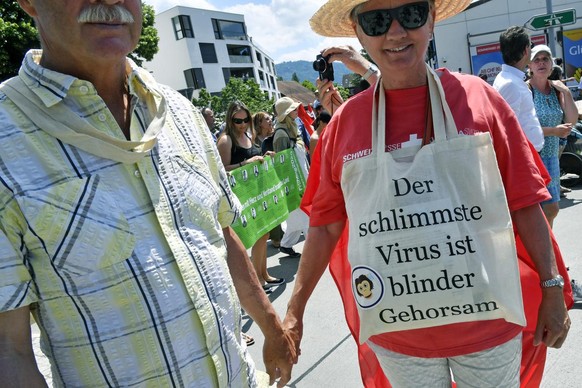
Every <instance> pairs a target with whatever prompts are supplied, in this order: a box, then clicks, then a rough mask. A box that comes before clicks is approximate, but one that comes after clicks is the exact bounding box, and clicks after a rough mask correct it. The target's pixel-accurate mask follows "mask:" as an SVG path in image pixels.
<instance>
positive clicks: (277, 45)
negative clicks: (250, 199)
mask: <svg viewBox="0 0 582 388" xmlns="http://www.w3.org/2000/svg"><path fill="white" fill-rule="evenodd" d="M238 1H240V2H241V3H240V4H234V3H235V2H238ZM244 1H245V0H230V1H228V0H223V1H222V3H223V5H222V6H220V4H219V3H220V1H219V2H216V1H215V2H214V5H212V4H210V3H209V2H208V1H206V0H146V3H148V4H151V5H153V7H154V9H155V10H156V12H157V13H159V12H162V11H165V10H167V9H169V8H171V7H173V6H176V5H183V6H186V7H194V8H204V9H214V10H220V11H225V12H232V13H237V14H242V15H244V17H245V22H246V25H247V32H248V34H249V35H250V36H251V37H252V38H253V41H254V42H255V43H256V44H258V45H259V46H260V47H261V48H262V49H263V50H265V51H266V52H267V53H268V54H269V55H270V56H271V57H272V58H273V60H274V61H275V63H281V62H284V61H294V60H300V59H303V60H308V61H311V60H313V59H315V55H316V54H317V53H318V52H320V51H321V50H322V49H323V48H325V47H329V46H331V45H339V44H351V45H353V46H355V47H357V48H358V49H359V48H360V47H361V46H360V45H359V43H358V41H357V40H356V39H346V38H324V37H322V36H319V35H317V34H315V33H314V32H313V31H311V28H310V27H309V19H310V18H311V16H312V15H313V14H314V13H315V11H316V10H317V9H318V8H319V7H320V6H321V5H322V4H323V3H324V2H325V0H293V1H289V0H255V1H254V2H246V3H243V2H244ZM227 2H229V3H231V4H234V5H226V4H225V3H227ZM217 3H218V6H216V4H217Z"/></svg>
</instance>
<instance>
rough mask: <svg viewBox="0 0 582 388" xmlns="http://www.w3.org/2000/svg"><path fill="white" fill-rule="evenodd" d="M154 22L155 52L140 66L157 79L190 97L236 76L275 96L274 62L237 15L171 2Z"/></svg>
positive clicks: (212, 90) (213, 89)
mask: <svg viewBox="0 0 582 388" xmlns="http://www.w3.org/2000/svg"><path fill="white" fill-rule="evenodd" d="M155 27H156V29H157V30H158V35H159V37H160V42H159V44H158V46H159V51H158V53H157V54H156V55H155V56H154V59H153V60H152V61H150V62H145V63H144V67H145V68H146V69H148V70H149V71H150V72H151V73H152V74H153V75H154V77H155V78H156V80H157V81H158V82H160V83H163V84H166V85H169V86H170V87H172V88H174V89H176V90H179V91H180V92H181V93H182V94H184V95H185V96H187V97H188V98H191V97H192V96H194V97H197V95H198V92H199V91H200V89H202V88H204V89H206V90H208V91H209V92H210V93H211V94H217V93H220V92H221V90H222V89H223V88H224V87H225V85H226V83H227V82H228V80H229V79H230V78H231V77H237V78H243V79H254V80H255V81H256V82H257V84H259V85H260V88H261V89H262V90H264V91H265V92H267V93H268V95H269V97H270V98H271V97H273V98H278V97H279V96H280V94H279V91H278V89H277V82H276V79H277V77H276V74H275V63H274V62H273V59H272V58H271V57H270V56H269V55H268V54H267V53H266V52H265V51H264V50H262V49H261V48H260V47H259V46H258V45H257V44H256V43H255V42H253V39H252V38H251V37H249V36H248V35H247V28H246V25H245V20H244V16H243V15H238V14H233V13H226V12H218V11H211V10H206V9H198V8H190V7H183V6H176V7H173V8H170V9H168V10H166V11H164V12H161V13H159V14H158V15H156V21H155Z"/></svg>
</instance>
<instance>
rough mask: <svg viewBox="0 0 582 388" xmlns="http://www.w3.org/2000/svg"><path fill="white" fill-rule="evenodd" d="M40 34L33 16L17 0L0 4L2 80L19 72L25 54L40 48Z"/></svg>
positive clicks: (0, 67) (0, 77)
mask: <svg viewBox="0 0 582 388" xmlns="http://www.w3.org/2000/svg"><path fill="white" fill-rule="evenodd" d="M39 47H40V43H39V41H38V34H37V31H36V28H35V27H34V22H33V21H32V18H30V16H28V14H26V12H24V11H23V10H22V8H20V6H19V5H18V2H17V1H16V0H4V1H2V3H1V4H0V80H1V81H4V80H5V79H7V78H10V77H12V76H14V75H16V74H18V69H19V68H20V64H21V63H22V58H23V57H24V54H25V53H26V52H27V51H28V50H29V49H31V48H39Z"/></svg>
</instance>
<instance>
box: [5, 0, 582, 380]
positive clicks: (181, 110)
mask: <svg viewBox="0 0 582 388" xmlns="http://www.w3.org/2000/svg"><path fill="white" fill-rule="evenodd" d="M469 3H470V1H469V0H462V1H456V2H450V1H444V0H426V1H413V0H397V1H390V2H387V1H384V0H367V1H362V0H327V1H326V3H325V4H324V5H323V6H322V7H321V8H320V9H319V10H318V11H317V12H316V13H315V15H314V16H313V18H312V19H311V20H310V23H311V27H312V29H313V30H314V31H315V32H316V33H318V34H320V35H323V36H336V37H337V36H339V37H356V38H357V39H358V40H359V42H360V43H361V45H362V46H363V47H364V49H365V50H366V52H367V53H368V54H369V55H370V57H371V59H372V60H373V62H374V64H372V63H371V62H369V61H368V60H366V59H365V58H364V57H363V56H362V55H361V54H360V53H358V52H357V51H356V50H354V49H353V48H352V47H349V46H338V47H330V48H327V49H325V50H323V51H322V52H321V54H322V56H323V57H324V58H327V60H328V61H329V62H333V61H341V62H343V63H344V64H346V66H347V67H348V68H349V69H350V70H352V71H353V72H355V73H357V74H359V75H360V76H361V77H362V79H363V80H364V81H366V82H368V83H369V85H371V87H369V88H367V89H366V90H364V91H362V92H360V93H359V94H357V95H355V96H352V97H351V98H349V99H348V100H347V101H344V100H343V99H342V97H341V96H340V94H339V92H338V90H337V89H336V88H335V86H334V85H333V82H332V81H330V80H326V79H323V80H321V79H320V80H317V88H318V96H317V98H318V100H317V101H314V103H313V104H312V105H308V106H302V105H301V104H300V103H299V102H297V101H294V100H293V99H291V98H289V97H282V98H279V99H277V100H276V101H275V104H274V106H273V110H272V112H264V111H260V112H251V111H250V110H249V109H248V108H247V107H246V106H245V104H244V102H241V101H232V102H231V104H230V105H229V107H228V109H227V111H226V112H224V123H222V125H220V126H218V125H217V123H216V117H215V113H216V112H213V110H212V109H211V108H209V107H204V108H202V109H198V108H196V107H194V106H193V105H192V104H191V102H190V101H188V100H187V99H185V98H184V97H183V96H181V95H180V94H179V93H178V92H176V91H174V90H171V89H170V88H168V87H166V86H164V85H160V84H158V83H157V82H156V81H155V80H154V79H153V78H152V76H151V74H150V73H149V72H147V71H146V70H144V69H142V68H140V67H139V66H137V65H136V64H135V63H134V62H133V61H131V60H130V59H128V58H127V54H128V53H130V52H131V51H132V50H133V49H134V48H135V47H136V45H137V43H138V39H139V36H140V33H139V32H140V28H141V24H142V23H141V20H142V11H141V7H142V5H141V2H140V1H138V0H125V1H123V2H120V1H116V0H103V1H99V2H94V1H91V2H76V3H75V4H74V5H73V4H72V3H71V4H68V6H67V7H62V6H61V3H60V2H58V1H53V0H51V1H42V0H19V4H20V6H21V7H22V9H23V10H24V11H25V12H27V13H28V14H29V15H30V16H31V17H32V18H33V19H34V21H35V24H36V26H37V28H38V30H39V34H40V41H41V46H42V50H31V51H29V52H28V53H27V54H26V57H25V58H24V60H23V63H22V68H21V71H20V73H19V75H18V76H17V77H14V78H12V79H10V80H8V81H6V82H5V83H3V84H2V86H0V97H1V98H0V113H1V115H0V122H1V123H2V125H1V126H0V128H1V129H0V131H1V133H0V136H1V137H2V139H3V140H2V142H0V155H2V158H0V182H2V185H0V204H1V205H2V206H0V274H1V276H0V279H2V280H0V306H2V310H0V381H10V382H11V384H12V385H14V386H22V387H29V386H31V387H32V386H45V383H44V381H43V377H42V375H41V374H40V372H39V371H38V368H37V366H36V363H35V361H34V360H35V358H34V353H33V350H32V345H31V337H30V317H31V315H32V317H34V320H35V321H36V322H37V324H38V325H39V327H40V329H41V333H42V338H41V347H42V349H43V352H44V353H45V354H47V356H48V357H49V358H50V362H51V365H52V371H53V381H54V382H55V385H57V386H69V385H70V386H145V385H155V386H213V387H214V386H218V387H231V386H233V387H247V386H249V387H254V386H257V376H256V368H255V365H254V362H253V361H252V360H251V359H250V357H249V353H248V350H247V346H248V345H252V343H253V339H252V338H251V337H249V336H247V335H245V334H244V333H243V332H242V325H241V320H242V314H243V310H244V312H246V313H247V314H248V315H249V316H250V317H251V318H252V319H253V320H254V321H255V322H256V323H257V325H258V326H259V328H260V329H261V331H262V333H263V334H264V336H265V341H264V349H263V362H264V364H265V368H266V371H267V373H268V374H269V376H270V384H273V383H275V382H277V386H278V387H282V386H284V385H285V384H286V383H288V382H289V381H290V379H291V372H292V368H293V364H295V363H297V362H298V359H299V355H300V353H301V351H300V346H301V339H302V331H303V316H304V312H305V308H306V305H307V302H308V299H309V297H310V295H311V294H312V292H313V290H314V289H315V287H316V285H317V283H318V281H319V279H320V277H321V276H322V274H323V272H324V271H325V269H326V268H328V267H329V268H330V271H331V272H332V273H333V275H334V278H335V279H336V283H337V286H338V289H339V292H340V294H341V296H342V301H343V303H344V308H345V315H346V319H347V322H348V326H349V327H350V329H351V333H352V335H353V336H354V339H355V340H356V342H357V344H358V353H359V360H360V363H361V371H362V380H363V382H364V384H365V385H366V386H370V387H373V386H374V387H389V386H392V387H426V386H443V387H446V386H451V384H452V383H453V381H454V382H455V383H456V385H457V386H459V387H469V386H498V387H500V386H503V387H518V386H521V387H535V386H539V384H540V382H541V378H542V375H543V370H544V364H545V357H546V351H547V348H560V347H561V346H562V344H563V343H564V341H566V338H567V335H568V331H569V328H570V324H571V322H570V318H569V315H568V309H569V308H571V306H572V304H573V303H574V301H581V300H582V292H581V290H580V287H579V284H577V283H576V282H574V281H570V278H569V276H568V272H567V267H566V265H565V263H564V259H563V258H562V255H561V253H560V250H559V247H558V244H557V242H556V240H555V238H554V235H553V233H552V225H553V223H554V220H555V218H556V216H557V214H558V210H559V206H558V201H559V199H560V183H559V168H558V160H559V153H560V140H559V139H560V138H563V137H566V136H567V135H568V134H569V133H570V131H571V129H572V126H573V124H574V123H575V122H576V121H577V120H578V116H577V114H578V112H577V110H576V106H575V104H574V101H573V98H572V95H571V93H570V90H569V89H568V88H567V87H565V86H564V84H563V82H561V81H560V80H549V79H548V78H549V77H550V76H551V73H552V70H553V68H554V60H553V56H552V52H551V50H550V49H549V47H547V46H545V45H540V46H536V47H533V49H532V48H531V47H530V40H529V36H528V35H527V33H525V31H524V30H523V28H521V27H510V28H508V29H507V30H506V31H505V32H503V33H502V34H501V37H500V45H501V50H502V53H503V58H504V61H505V64H504V65H503V70H502V72H501V73H500V74H499V76H498V77H497V79H496V80H495V82H494V84H493V87H491V86H490V85H488V84H487V83H486V82H484V81H483V80H482V79H479V77H475V76H472V75H467V74H460V73H457V72H450V71H448V70H447V69H436V70H435V69H432V68H430V67H429V66H427V64H426V63H425V58H426V52H427V49H428V46H429V42H430V40H431V39H432V35H433V31H434V27H435V24H436V23H437V22H439V21H441V20H443V19H446V18H449V17H451V16H454V15H456V14H458V13H459V12H462V11H463V10H464V9H466V7H467V6H468V5H469ZM112 25H114V26H115V28H111V26H112ZM526 68H529V80H528V82H527V83H526V82H525V81H524V77H523V76H524V74H525V73H524V72H525V70H526ZM217 127H220V128H221V130H219V131H215V130H214V129H215V128H217ZM289 149H293V152H295V153H296V154H297V156H298V160H299V163H300V165H301V168H302V170H303V174H304V175H305V176H307V175H308V176H309V178H308V181H307V188H306V190H305V194H304V197H303V200H302V204H301V208H299V209H296V210H294V211H292V212H291V213H290V214H289V216H288V218H287V220H286V221H285V222H284V223H283V224H282V225H280V226H278V227H276V228H274V229H273V230H271V231H270V232H268V233H265V234H262V235H261V236H258V238H257V240H256V242H255V243H254V244H253V246H252V247H251V248H250V256H249V255H248V252H247V249H245V247H244V245H243V244H242V242H241V240H240V239H239V237H238V236H237V235H236V233H235V232H234V230H233V228H232V227H231V225H232V224H233V223H234V222H235V220H237V218H238V217H239V216H240V214H241V209H242V206H241V203H240V201H239V200H238V198H237V196H236V195H235V194H234V193H233V192H232V189H231V185H230V182H229V175H230V174H231V172H232V171H234V170H236V169H238V168H241V167H244V166H245V165H247V164H249V163H264V162H265V160H266V158H271V157H273V156H274V155H276V153H278V152H285V151H286V150H289ZM302 235H303V236H304V237H305V244H304V248H303V251H302V252H301V253H300V252H297V251H296V250H295V249H294V246H295V245H296V244H297V242H298V241H299V240H300V238H301V236H302ZM269 240H270V241H271V244H272V245H273V246H275V247H276V248H278V249H279V250H280V252H281V253H283V254H284V255H286V256H289V257H294V258H297V257H301V258H300V260H299V268H298V272H297V277H296V281H295V285H294V288H293V291H292V294H291V298H290V301H289V304H288V310H287V313H286V316H285V317H284V319H283V320H281V319H280V318H279V316H278V315H277V313H276V312H275V310H274V308H273V306H272V305H271V302H270V300H269V299H268V296H267V294H268V293H269V292H270V289H271V288H272V287H273V286H277V285H279V284H282V283H284V282H285V279H282V278H276V277H274V276H272V275H271V274H269V271H268V265H267V244H268V241H269ZM428 318H430V319H428ZM303 346H309V344H304V345H303Z"/></svg>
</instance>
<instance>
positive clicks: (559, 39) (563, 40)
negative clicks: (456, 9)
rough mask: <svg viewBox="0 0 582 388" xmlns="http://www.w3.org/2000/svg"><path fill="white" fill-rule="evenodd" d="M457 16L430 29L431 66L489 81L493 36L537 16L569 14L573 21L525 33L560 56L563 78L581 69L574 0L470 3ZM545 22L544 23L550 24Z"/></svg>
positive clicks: (497, 62)
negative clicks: (482, 76) (483, 75)
mask: <svg viewBox="0 0 582 388" xmlns="http://www.w3.org/2000/svg"><path fill="white" fill-rule="evenodd" d="M472 3H473V4H472V5H471V7H470V8H469V9H468V10H466V11H465V12H462V13H461V14H459V15H457V16H455V17H453V18H450V19H446V20H444V21H443V22H441V23H438V24H437V25H436V27H435V39H434V46H433V51H432V52H433V53H436V55H435V56H434V57H433V61H432V64H434V65H436V66H439V67H446V68H448V69H450V70H451V71H459V70H460V71H462V72H464V73H472V74H479V73H487V75H488V76H489V81H490V82H492V81H493V79H494V78H495V75H496V74H497V72H498V70H500V68H501V63H502V58H501V53H500V52H499V45H498V43H499V35H500V34H501V32H502V31H504V30H505V29H506V28H507V27H509V26H513V25H519V26H526V25H527V26H529V27H532V26H531V23H528V22H529V21H530V20H531V19H532V18H535V17H536V16H538V15H548V14H552V13H554V14H555V13H559V12H561V11H564V10H574V13H575V18H574V20H573V23H568V24H564V25H554V26H548V28H545V29H544V28H542V29H528V32H529V33H530V37H531V38H532V42H533V43H534V44H540V43H545V44H547V45H548V46H550V47H551V48H552V49H553V51H554V56H555V57H560V58H564V61H565V68H566V72H567V73H568V74H573V73H574V72H575V71H577V69H580V68H582V1H580V0H473V2H472ZM560 17H561V16H560V15H557V17H556V18H553V19H554V20H553V21H552V18H548V21H547V25H551V24H554V23H556V20H555V19H558V18H560Z"/></svg>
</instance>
